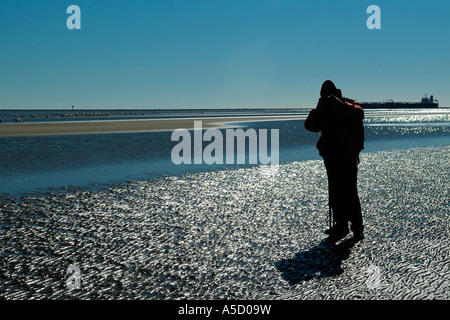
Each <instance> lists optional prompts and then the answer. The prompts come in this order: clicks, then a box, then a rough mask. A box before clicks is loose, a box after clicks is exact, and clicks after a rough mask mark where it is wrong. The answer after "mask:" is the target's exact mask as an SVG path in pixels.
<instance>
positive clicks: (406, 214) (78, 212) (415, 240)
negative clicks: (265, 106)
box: [0, 147, 450, 299]
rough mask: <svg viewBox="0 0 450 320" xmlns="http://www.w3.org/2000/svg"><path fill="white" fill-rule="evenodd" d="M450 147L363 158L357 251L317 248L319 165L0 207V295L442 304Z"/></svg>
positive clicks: (347, 242) (322, 185)
mask: <svg viewBox="0 0 450 320" xmlns="http://www.w3.org/2000/svg"><path fill="white" fill-rule="evenodd" d="M449 151H450V148H449V147H445V148H427V149H411V150H402V151H389V152H378V153H368V154H364V155H363V156H362V163H361V165H360V183H359V187H360V197H361V201H362V206H363V210H364V220H365V225H366V239H365V240H363V241H360V242H356V243H355V242H354V241H352V240H351V239H350V238H348V239H344V240H343V241H341V242H339V243H336V244H333V243H329V242H326V241H323V239H324V235H323V233H322V232H323V230H324V228H326V227H327V223H328V220H327V219H328V218H327V191H326V190H327V183H326V180H325V171H324V167H323V164H322V162H321V161H307V162H293V163H288V164H282V165H280V166H279V167H278V168H267V167H254V168H246V169H237V170H227V171H219V172H205V173H197V174H187V175H182V176H173V177H163V178H157V179H152V180H148V181H140V182H128V183H124V184H122V185H115V186H109V187H105V188H104V189H102V190H98V191H86V190H82V189H77V188H68V189H67V192H64V193H48V194H46V195H45V196H35V197H24V198H22V199H7V200H4V201H2V202H0V214H1V215H0V228H1V232H0V242H1V248H2V249H1V252H0V256H1V259H0V297H4V298H6V299H42V298H47V299H71V298H78V299H433V298H435V299H449V298H450V295H449V292H450V266H449V264H448V261H449V251H448V248H449V237H448V236H449V230H450V225H449V199H450V197H449V196H450V195H449V193H450V192H449V186H448V177H449V161H448V159H449ZM71 264H76V265H78V266H79V267H80V269H81V273H82V274H81V289H80V290H68V289H67V287H66V284H65V279H66V270H67V268H68V266H69V265H71Z"/></svg>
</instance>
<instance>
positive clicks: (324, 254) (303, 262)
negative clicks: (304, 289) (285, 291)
mask: <svg viewBox="0 0 450 320" xmlns="http://www.w3.org/2000/svg"><path fill="white" fill-rule="evenodd" d="M356 242H358V241H357V240H355V239H353V238H351V239H346V240H343V241H342V242H340V243H338V244H335V242H334V241H330V239H325V240H323V241H322V242H320V243H319V244H318V245H317V246H315V247H314V248H312V249H309V250H307V251H303V252H299V253H297V254H296V255H295V257H294V258H292V259H287V260H281V261H278V262H276V263H275V267H276V268H277V269H278V270H279V271H280V272H281V274H282V276H283V278H284V279H285V280H286V281H288V282H289V284H290V285H295V284H297V283H299V282H301V281H305V280H309V279H312V278H324V277H333V276H338V275H340V274H342V273H343V272H344V270H343V269H342V268H341V263H342V261H343V260H345V259H347V258H348V256H349V255H350V251H351V248H352V247H353V245H354V244H355V243H356Z"/></svg>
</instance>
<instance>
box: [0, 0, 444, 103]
mask: <svg viewBox="0 0 450 320" xmlns="http://www.w3.org/2000/svg"><path fill="white" fill-rule="evenodd" d="M72 4H74V5H78V6H79V7H80V9H81V30H69V29H68V28H67V26H66V20H67V19H68V18H69V16H70V14H67V13H66V10H67V7H68V6H69V5H72ZM370 5H378V6H379V7H380V9H381V30H369V29H368V28H367V26H366V21H367V19H368V18H369V16H370V14H367V13H366V10H367V8H368V7H369V6H370ZM449 57H450V1H448V0H428V1H426V0H407V1H406V0H386V1H382V0H370V1H365V0H358V1H356V0H339V1H335V0H121V1H119V0H70V1H64V0H53V1H50V0H40V1H30V0H0V108H1V109H19V108H30V109H39V108H42V109H52V108H70V107H71V106H72V105H75V106H76V107H78V108H210V107H211V108H221V107H227V108H238V107H315V105H316V102H317V99H318V96H319V90H320V86H321V84H322V82H323V81H324V80H326V79H331V80H333V81H334V82H335V83H336V85H337V86H338V87H340V88H341V89H342V91H343V93H344V95H345V96H349V97H353V98H355V99H358V100H359V101H380V100H385V99H394V100H397V101H419V100H420V99H421V98H422V96H423V95H424V94H425V93H427V94H429V95H430V94H433V95H434V96H435V98H436V99H438V100H439V102H440V105H441V106H449V105H450V59H449Z"/></svg>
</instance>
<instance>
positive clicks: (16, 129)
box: [0, 109, 450, 137]
mask: <svg viewBox="0 0 450 320" xmlns="http://www.w3.org/2000/svg"><path fill="white" fill-rule="evenodd" d="M365 112H366V118H371V117H395V116H401V115H409V116H411V115H426V116H431V115H448V114H449V113H450V111H449V109H442V110H439V111H433V112H429V111H427V112H426V113H424V112H423V111H422V112H421V111H410V112H405V111H398V112H394V111H390V112H389V111H384V110H382V111H376V110H367V111H365ZM306 117H307V115H295V116H294V115H286V116H282V115H277V116H273V115H272V116H264V115H261V116H235V117H198V118H172V119H147V120H101V121H95V120H92V121H61V122H19V123H2V124H0V137H21V136H46V135H74V134H100V133H126V132H149V131H172V130H175V129H182V128H183V129H193V126H194V121H202V127H203V128H204V129H208V128H227V127H236V125H234V126H233V125H232V124H239V123H244V122H255V121H280V120H303V119H306Z"/></svg>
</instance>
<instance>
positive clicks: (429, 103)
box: [358, 95, 439, 109]
mask: <svg viewBox="0 0 450 320" xmlns="http://www.w3.org/2000/svg"><path fill="white" fill-rule="evenodd" d="M358 104H359V105H360V106H361V108H363V109H418V108H438V107H439V101H437V100H436V99H434V97H433V96H430V97H429V98H428V97H427V95H425V97H423V98H422V100H421V101H420V102H394V100H388V101H386V102H359V103H358Z"/></svg>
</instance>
